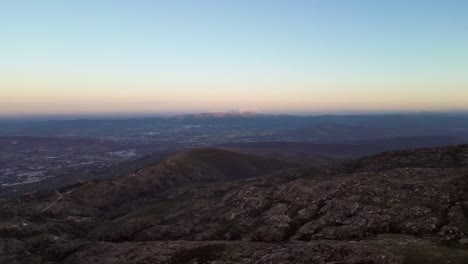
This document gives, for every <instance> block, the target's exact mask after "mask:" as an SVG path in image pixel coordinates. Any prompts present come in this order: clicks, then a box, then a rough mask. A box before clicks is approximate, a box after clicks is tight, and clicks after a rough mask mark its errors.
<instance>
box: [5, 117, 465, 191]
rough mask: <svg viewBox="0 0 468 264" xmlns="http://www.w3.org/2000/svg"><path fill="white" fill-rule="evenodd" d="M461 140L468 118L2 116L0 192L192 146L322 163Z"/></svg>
mask: <svg viewBox="0 0 468 264" xmlns="http://www.w3.org/2000/svg"><path fill="white" fill-rule="evenodd" d="M465 142H468V118H467V116H466V115H462V114H458V115H455V114H454V115H448V114H420V115H382V116H378V115H374V116H372V115H371V116H311V117H297V116H286V115H260V114H254V113H250V114H237V113H227V114H224V113H215V114H199V115H186V116H177V117H172V118H134V119H107V120H105V119H103V120H84V119H81V120H63V121H62V120H55V121H39V120H33V121H26V120H22V121H20V120H15V121H11V120H10V121H6V120H5V121H2V122H0V195H2V194H3V195H11V194H14V195H15V194H16V195H17V194H21V193H24V192H29V191H34V190H39V189H54V188H58V187H61V186H64V185H67V184H72V183H75V182H77V181H80V180H81V181H85V180H93V179H99V180H102V179H108V178H111V177H115V176H116V175H121V174H124V173H126V172H129V171H132V170H135V169H138V168H140V167H141V166H144V165H146V164H150V163H154V162H158V161H160V160H162V159H164V158H166V157H168V156H169V155H170V154H173V153H175V152H177V151H180V150H182V149H187V148H193V147H221V148H227V149H234V150H240V151H243V152H247V153H252V154H261V155H266V156H270V157H277V158H282V159H286V160H290V161H294V162H299V163H303V164H317V163H320V164H323V163H330V162H332V163H333V162H341V161H343V160H347V159H350V158H356V157H360V156H364V155H370V154H374V153H378V152H382V151H387V150H395V149H405V148H417V147H431V146H443V145H451V144H461V143H465Z"/></svg>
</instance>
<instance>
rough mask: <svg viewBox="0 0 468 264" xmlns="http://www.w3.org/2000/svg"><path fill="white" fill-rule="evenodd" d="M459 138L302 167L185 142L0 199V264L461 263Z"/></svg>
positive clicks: (463, 208)
mask: <svg viewBox="0 0 468 264" xmlns="http://www.w3.org/2000/svg"><path fill="white" fill-rule="evenodd" d="M467 188H468V145H458V146H449V147H441V148H428V149H416V150H405V151H393V152H386V153H382V154H378V155H375V156H370V157H366V158H362V159H358V160H355V161H352V162H349V163H345V164H325V165H322V166H317V167H302V165H298V164H295V163H292V162H289V161H282V160H277V159H272V158H265V157H260V156H254V155H247V154H242V153H238V152H234V151H227V150H220V149H193V150H189V151H185V152H183V153H180V154H177V155H175V156H172V157H170V158H168V159H167V160H166V161H164V162H162V163H160V164H158V165H155V166H149V167H146V168H144V169H141V170H138V171H135V172H133V173H131V174H129V175H127V176H124V177H120V178H116V179H114V180H112V181H101V182H80V183H78V184H76V185H73V186H69V187H66V188H61V189H58V190H56V191H55V192H36V193H31V194H28V195H25V196H23V197H20V198H17V199H4V200H2V201H1V202H0V216H1V218H0V253H1V254H0V263H15V264H16V263H140V264H143V263H460V264H461V263H468V191H467V190H468V189H467Z"/></svg>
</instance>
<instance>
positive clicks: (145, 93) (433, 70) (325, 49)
mask: <svg viewBox="0 0 468 264" xmlns="http://www.w3.org/2000/svg"><path fill="white" fill-rule="evenodd" d="M467 14H468V1H463V0H459V1H456V0H444V1H442V0H440V1H434V0H426V1H422V0H413V1H408V0H406V1H403V0H394V1H375V0H362V1H359V0H341V1H338V0H309V1H294V0H289V1H275V0H271V1H266V0H261V1H260V0H250V1H247V0H237V1H235V0H232V1H222V0H218V1H214V0H213V1H204V0H198V1H195V0H193V1H188V0H187V1H178V0H171V1H169V0H168V1H149V0H148V1H142V0H127V1H120V0H114V1H110V0H107V1H106V0H99V1H98V0H82V1H77V0H67V1H49V0H41V1H33V0H31V1H22V0H11V1H7V0H4V1H0V72H1V74H0V91H1V94H2V95H3V96H0V107H1V108H0V115H21V114H61V113H63V114H75V113H86V114H93V113H99V114H102V113H163V112H199V111H220V110H228V109H245V108H246V109H251V110H258V111H264V112H311V113H313V112H336V111H402V110H403V111H406V110H409V111H411V110H415V111H419V110H456V109H468V15H467Z"/></svg>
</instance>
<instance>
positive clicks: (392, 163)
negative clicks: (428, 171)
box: [351, 145, 468, 172]
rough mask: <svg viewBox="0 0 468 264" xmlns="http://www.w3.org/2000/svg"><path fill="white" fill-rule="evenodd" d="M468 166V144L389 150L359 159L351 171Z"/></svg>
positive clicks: (352, 165)
mask: <svg viewBox="0 0 468 264" xmlns="http://www.w3.org/2000/svg"><path fill="white" fill-rule="evenodd" d="M461 167H468V145H454V146H446V147H435V148H421V149H410V150H398V151H389V152H384V153H381V154H377V155H372V156H369V157H365V158H362V159H359V160H357V161H355V162H353V163H352V164H351V171H354V172H374V171H385V170H390V169H395V168H461Z"/></svg>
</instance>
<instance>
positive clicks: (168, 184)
mask: <svg viewBox="0 0 468 264" xmlns="http://www.w3.org/2000/svg"><path fill="white" fill-rule="evenodd" d="M295 166H296V164H293V163H289V162H285V161H281V160H277V159H272V158H266V157H261V156H254V155H247V154H243V153H240V152H235V151H229V150H222V149H211V148H204V149H192V150H188V151H185V152H182V153H180V154H177V155H174V156H172V157H170V158H169V159H167V160H166V161H165V162H163V163H161V164H158V165H155V166H149V167H146V168H144V169H141V170H139V171H137V172H135V173H132V174H131V175H129V176H127V177H124V178H121V179H117V180H113V181H104V182H99V183H88V184H85V185H82V186H80V187H78V188H76V189H74V190H72V191H70V193H68V194H65V196H64V198H63V200H62V201H61V204H62V206H60V204H57V206H55V207H54V208H51V209H50V210H51V211H52V212H53V211H56V210H62V209H65V208H66V207H67V206H68V205H70V203H73V204H80V205H84V206H88V207H94V208H105V207H111V206H113V205H118V204H122V203H125V202H128V201H132V200H135V199H138V198H140V197H143V196H146V195H154V194H157V193H158V192H161V191H164V190H167V189H170V188H174V187H176V186H179V185H182V184H187V183H192V182H215V181H227V180H235V179H245V178H252V177H259V176H262V175H265V174H269V173H272V172H275V171H278V170H283V169H287V168H291V167H295ZM64 202H65V203H66V204H65V207H64Z"/></svg>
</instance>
